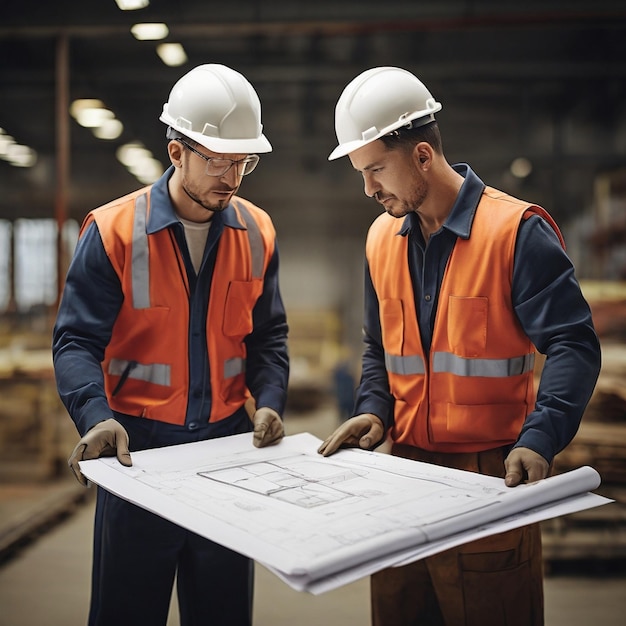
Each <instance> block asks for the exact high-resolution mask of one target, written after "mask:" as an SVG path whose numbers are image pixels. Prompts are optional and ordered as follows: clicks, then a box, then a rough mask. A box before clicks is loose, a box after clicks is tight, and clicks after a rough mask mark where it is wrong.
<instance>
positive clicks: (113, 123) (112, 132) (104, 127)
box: [92, 119, 124, 139]
mask: <svg viewBox="0 0 626 626" xmlns="http://www.w3.org/2000/svg"><path fill="white" fill-rule="evenodd" d="M123 130H124V125H123V124H122V122H120V121H119V120H118V119H109V120H104V122H103V123H102V124H101V125H100V126H97V127H96V128H93V129H92V132H93V134H94V135H95V136H96V137H97V138H98V139H117V138H118V137H119V136H120V135H121V134H122V131H123Z"/></svg>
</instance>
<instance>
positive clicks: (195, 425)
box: [187, 422, 198, 430]
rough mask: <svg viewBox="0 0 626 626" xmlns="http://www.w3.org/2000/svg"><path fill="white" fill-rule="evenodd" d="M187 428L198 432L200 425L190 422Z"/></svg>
mask: <svg viewBox="0 0 626 626" xmlns="http://www.w3.org/2000/svg"><path fill="white" fill-rule="evenodd" d="M187 428H188V429H189V430H196V428H198V424H197V423H196V422H189V424H188V425H187Z"/></svg>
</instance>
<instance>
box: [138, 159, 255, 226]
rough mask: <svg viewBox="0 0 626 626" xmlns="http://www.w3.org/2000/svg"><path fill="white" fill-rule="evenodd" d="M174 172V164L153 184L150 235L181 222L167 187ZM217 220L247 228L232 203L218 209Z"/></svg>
mask: <svg viewBox="0 0 626 626" xmlns="http://www.w3.org/2000/svg"><path fill="white" fill-rule="evenodd" d="M173 173H174V166H173V165H172V166H171V167H169V168H168V169H167V170H166V171H165V173H164V174H163V176H161V178H159V179H158V180H157V181H156V182H155V183H154V184H153V185H152V189H151V191H150V215H149V216H148V224H147V228H146V230H147V233H148V234H149V235H151V234H153V233H156V232H158V231H160V230H163V229H164V228H168V227H170V226H173V225H174V224H178V223H179V222H178V218H177V217H176V211H175V210H174V205H173V204H172V200H171V199H170V194H169V191H168V188H167V182H168V180H169V179H170V177H171V176H172V174H173ZM215 222H222V223H223V224H224V225H225V226H229V227H230V228H238V229H241V230H245V226H243V225H242V224H241V223H240V222H239V220H238V219H237V213H236V212H235V209H234V208H233V206H232V203H231V204H229V205H228V206H227V207H226V208H225V209H224V210H223V211H217V212H216V213H215V215H214V216H213V223H215Z"/></svg>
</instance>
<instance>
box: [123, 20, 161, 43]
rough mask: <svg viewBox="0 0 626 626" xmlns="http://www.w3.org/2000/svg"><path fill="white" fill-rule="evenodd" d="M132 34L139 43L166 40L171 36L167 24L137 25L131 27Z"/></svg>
mask: <svg viewBox="0 0 626 626" xmlns="http://www.w3.org/2000/svg"><path fill="white" fill-rule="evenodd" d="M130 32H131V33H132V34H133V37H134V38H135V39H139V41H158V40H159V39H165V38H166V37H167V36H168V35H169V34H170V31H169V28H168V27H167V24H162V23H152V24H148V23H143V24H135V25H134V26H132V27H131V29H130Z"/></svg>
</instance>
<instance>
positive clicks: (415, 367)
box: [385, 352, 426, 376]
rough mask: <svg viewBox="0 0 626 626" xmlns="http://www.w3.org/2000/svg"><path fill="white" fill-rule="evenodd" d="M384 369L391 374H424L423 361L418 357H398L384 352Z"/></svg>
mask: <svg viewBox="0 0 626 626" xmlns="http://www.w3.org/2000/svg"><path fill="white" fill-rule="evenodd" d="M385 367H386V368H387V371H388V372H390V373H392V374H403V375H405V376H406V375H407V374H424V373H425V371H426V370H425V368H424V360H423V359H422V357H421V356H419V355H417V354H416V355H411V356H398V355H396V354H388V353H387V352H385Z"/></svg>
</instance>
